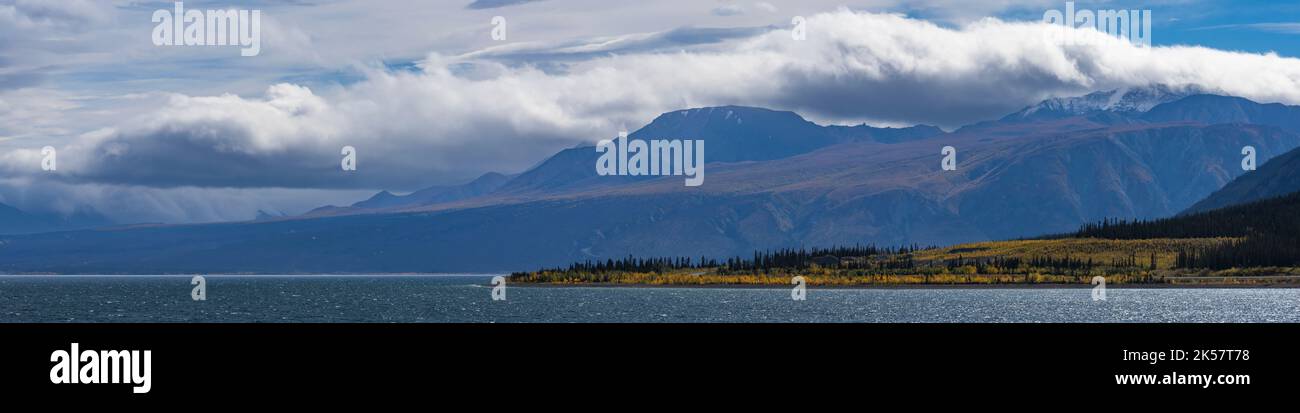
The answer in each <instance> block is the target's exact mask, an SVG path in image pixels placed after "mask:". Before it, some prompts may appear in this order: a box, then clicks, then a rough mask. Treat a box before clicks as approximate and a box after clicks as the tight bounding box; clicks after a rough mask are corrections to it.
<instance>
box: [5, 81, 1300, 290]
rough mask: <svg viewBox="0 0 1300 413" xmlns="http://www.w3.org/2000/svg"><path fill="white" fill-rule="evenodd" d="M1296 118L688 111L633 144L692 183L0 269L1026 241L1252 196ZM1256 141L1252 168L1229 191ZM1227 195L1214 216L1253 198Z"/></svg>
mask: <svg viewBox="0 0 1300 413" xmlns="http://www.w3.org/2000/svg"><path fill="white" fill-rule="evenodd" d="M1298 119H1300V107H1293V106H1284V105H1277V104H1259V103H1255V102H1252V101H1249V100H1246V99H1241V98H1235V97H1228V96H1216V95H1208V94H1198V93H1197V91H1187V90H1175V89H1172V88H1166V87H1152V88H1138V89H1128V90H1122V91H1108V92H1099V93H1097V94H1090V95H1088V96H1083V97H1079V98H1067V99H1055V100H1051V101H1045V102H1043V103H1040V104H1038V105H1035V106H1031V107H1029V108H1026V109H1025V110H1022V111H1020V112H1017V113H1015V114H1011V115H1008V116H1007V117H1004V118H1002V119H999V120H995V121H989V122H982V123H979V124H975V125H970V126H967V127H963V128H960V129H958V130H956V131H953V132H944V131H942V130H940V129H938V128H934V127H930V126H916V127H911V128H874V127H870V126H866V125H859V126H822V125H817V124H815V123H813V122H810V121H808V120H806V119H804V118H802V117H800V116H799V115H797V114H795V113H792V112H783V111H773V110H767V109H761V108H749V107H739V106H728V107H714V108H697V109H688V110H681V111H674V112H669V113H665V114H663V115H660V116H659V117H657V118H656V119H654V120H653V121H651V122H650V123H649V124H647V125H646V126H645V127H643V128H641V129H639V130H637V131H635V132H633V133H631V134H630V138H631V139H675V138H683V139H703V140H705V141H706V142H707V144H708V146H707V151H706V155H705V160H706V169H707V174H706V180H705V183H704V185H702V186H700V187H694V188H691V187H685V186H683V185H682V180H681V179H680V178H681V177H654V176H642V177H630V176H618V177H614V176H598V175H597V174H596V171H595V168H594V165H595V161H596V159H597V157H598V156H599V154H598V153H596V151H595V148H594V147H592V146H580V147H575V148H570V149H566V150H563V151H561V152H559V153H557V154H555V155H553V156H551V157H550V158H548V159H546V160H544V161H543V162H541V163H539V164H537V165H536V166H535V167H533V168H531V169H529V170H527V171H525V172H522V173H519V174H516V175H504V174H496V173H492V174H487V175H484V176H482V177H480V178H478V179H476V180H474V181H473V182H469V183H466V184H464V185H452V186H437V187H431V188H427V189H424V190H420V191H417V192H414V193H411V194H408V195H394V194H392V193H389V192H386V191H385V192H380V193H378V194H376V195H375V196H374V197H372V198H370V199H368V200H365V201H362V202H358V203H356V204H353V205H351V206H347V207H326V208H320V209H317V210H314V211H312V212H310V213H308V214H305V215H303V216H299V217H281V218H273V219H266V220H257V221H250V222H240V223H221V224H202V225H149V226H134V227H115V228H108V229H97V230H82V231H68V232H53V233H42V234H28V235H8V236H0V272H73V273H84V272H105V273H118V272H125V273H144V272H169V273H170V272H257V273H273V272H286V273H300V272H319V273H341V272H457V271H505V270H516V269H530V268H536V267H538V266H550V265H560V264H565V263H568V262H571V261H575V260H587V259H599V260H603V259H607V258H616V257H624V256H627V255H629V254H635V255H638V256H652V255H655V256H658V255H662V256H668V255H686V256H710V257H726V256H735V255H740V256H747V255H749V254H751V253H752V252H753V251H754V250H762V249H773V248H783V247H800V246H805V247H812V246H830V245H837V244H838V245H844V244H859V243H860V244H867V243H874V244H878V245H900V244H922V245H931V244H933V245H946V244H954V243H961V242H970V241H981V240H994V239H1009V238H1017V237H1032V236H1038V235H1042V234H1046V233H1060V232H1067V231H1073V230H1075V229H1077V228H1078V227H1079V226H1080V225H1081V224H1084V223H1088V222H1095V221H1098V220H1102V219H1105V218H1112V217H1119V218H1129V219H1151V218H1159V217H1166V216H1172V215H1175V214H1178V213H1179V212H1183V211H1185V210H1188V209H1189V208H1193V209H1194V208H1196V206H1194V205H1197V206H1199V205H1201V204H1203V203H1205V202H1210V201H1211V200H1213V199H1214V196H1211V194H1212V193H1215V192H1216V191H1219V193H1223V191H1227V190H1229V189H1231V188H1233V187H1235V186H1249V187H1251V188H1259V187H1267V188H1271V189H1270V190H1274V189H1272V188H1280V187H1279V186H1278V185H1280V184H1267V185H1265V184H1260V183H1257V184H1254V185H1251V184H1249V183H1248V182H1251V181H1252V180H1259V179H1262V178H1252V177H1264V176H1278V177H1279V178H1273V179H1275V180H1277V181H1278V182H1285V181H1286V180H1285V178H1282V177H1281V176H1284V175H1286V174H1288V173H1290V174H1291V175H1290V176H1295V175H1294V172H1295V171H1294V168H1295V166H1294V165H1295V163H1296V161H1294V160H1293V161H1291V163H1289V164H1288V163H1287V162H1286V161H1284V159H1290V158H1300V155H1294V153H1292V154H1288V155H1287V157H1282V158H1279V159H1278V160H1276V161H1272V162H1270V161H1269V159H1271V158H1273V157H1277V156H1279V155H1281V154H1283V153H1286V152H1287V151H1290V150H1292V149H1294V148H1297V147H1300V121H1297V120H1298ZM1247 145H1250V146H1254V147H1255V148H1256V149H1257V151H1258V158H1259V161H1260V162H1261V164H1262V165H1263V166H1262V167H1261V168H1260V169H1259V170H1258V171H1252V172H1250V173H1247V174H1245V177H1243V178H1242V179H1240V180H1238V181H1237V182H1233V183H1232V184H1231V185H1229V182H1232V181H1233V180H1234V179H1236V178H1238V177H1240V176H1242V175H1243V172H1244V171H1242V170H1241V168H1240V162H1241V155H1240V153H1241V148H1242V147H1243V146H1247ZM945 146H952V147H954V148H956V150H957V155H956V156H957V169H956V170H955V171H945V170H943V169H942V168H941V164H940V162H941V159H942V157H943V155H942V154H941V149H942V148H944V147H945ZM1279 164H1280V165H1283V166H1275V165H1279ZM1286 165H1291V166H1290V167H1289V168H1288V167H1286ZM1275 170H1277V171H1275ZM1242 182H1247V183H1242ZM1225 185H1227V186H1226V187H1225ZM1221 189H1222V190H1221ZM1276 190H1281V189H1276ZM1245 192H1248V193H1253V192H1250V191H1245ZM1256 192H1263V191H1256ZM1207 196H1209V198H1207ZM1215 196H1222V197H1224V198H1225V199H1226V198H1228V197H1229V196H1228V195H1219V194H1215ZM1232 198H1234V199H1232V200H1227V201H1214V202H1215V203H1213V204H1209V205H1210V206H1212V205H1220V204H1222V203H1237V202H1242V199H1244V198H1246V197H1243V196H1233V197H1232ZM1198 202H1200V203H1201V204H1198ZM1207 207H1208V206H1207Z"/></svg>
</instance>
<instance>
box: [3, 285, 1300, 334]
mask: <svg viewBox="0 0 1300 413" xmlns="http://www.w3.org/2000/svg"><path fill="white" fill-rule="evenodd" d="M206 278H207V300H206V301H194V300H192V299H191V297H190V293H191V289H192V288H193V287H192V286H191V285H190V277H188V276H185V277H179V276H35V277H28V276H0V322H789V321H794V322H1297V321H1300V290H1296V289H1241V288H1232V289H1168V288H1166V289H1118V288H1111V289H1109V290H1108V291H1107V300H1106V301H1093V300H1092V298H1091V294H1090V290H1089V289H1086V288H1079V289H1073V288H1071V289H1044V288H1037V289H832V290H824V289H809V290H808V291H807V300H805V301H793V300H791V299H790V290H788V289H770V288H752V289H750V288H745V289H739V288H609V287H558V288H557V287H528V286H513V285H512V286H509V287H508V288H507V290H506V300H504V301H493V300H492V287H491V286H488V285H487V284H489V283H490V280H491V276H220V275H210V276H207V277H206Z"/></svg>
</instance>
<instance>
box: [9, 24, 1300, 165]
mask: <svg viewBox="0 0 1300 413" xmlns="http://www.w3.org/2000/svg"><path fill="white" fill-rule="evenodd" d="M807 28H808V39H807V40H806V41H794V40H792V39H791V37H790V32H789V31H788V30H786V29H776V30H771V31H768V32H766V33H765V34H761V35H757V36H754V37H752V38H748V39H744V40H734V39H733V40H731V42H732V43H727V44H726V47H720V46H719V47H708V48H697V49H687V50H681V51H673V52H667V51H659V50H657V49H656V50H655V51H649V52H639V53H631V52H630V53H626V54H614V55H601V56H600V57H594V58H590V59H587V60H582V61H577V62H572V63H571V64H569V65H568V66H566V67H565V69H564V70H562V71H549V70H541V69H539V68H537V67H534V66H529V65H522V66H521V65H518V64H502V63H501V62H500V61H498V60H495V59H494V57H493V55H492V54H491V53H481V54H469V55H465V56H463V57H460V58H456V57H445V56H441V55H437V54H435V55H431V56H429V58H428V59H427V60H426V61H425V62H423V64H422V65H421V67H422V68H423V71H418V72H408V71H386V70H380V69H373V68H370V69H365V72H364V80H363V81H360V82H358V83H355V84H351V85H348V86H345V87H340V88H337V89H332V90H322V91H313V90H309V89H307V88H304V87H301V86H296V85H291V84H277V85H274V86H271V87H270V88H269V89H268V90H267V92H266V93H265V94H264V95H263V96H260V97H239V96H235V95H218V96H186V95H170V96H168V97H166V98H165V99H162V98H159V97H157V96H155V97H153V98H151V101H153V102H156V103H157V104H160V105H162V107H161V108H160V109H157V110H154V111H152V112H150V113H148V114H147V115H143V116H142V117H139V118H135V119H132V120H131V121H129V122H123V123H122V124H120V125H116V126H115V127H114V128H111V129H105V130H103V131H101V132H98V133H94V134H88V135H85V136H83V137H81V138H79V139H77V140H76V141H75V142H73V143H70V144H68V145H67V148H66V153H68V155H67V156H66V157H64V156H63V155H61V157H60V165H61V167H60V170H61V171H60V175H59V176H60V178H59V179H58V182H60V183H63V184H68V185H73V184H94V185H130V186H143V187H157V188H187V187H210V188H249V189H250V190H251V189H255V188H327V189H328V188H335V189H340V188H343V189H352V188H375V189H378V188H391V189H414V188H416V187H419V186H424V185H430V184H434V183H445V182H451V181H458V180H467V179H469V178H472V177H473V176H474V175H477V174H479V173H482V172H487V171H502V172H515V171H518V170H520V169H521V168H524V167H526V166H528V165H531V164H533V163H535V162H537V161H539V160H541V159H542V158H543V157H545V156H548V155H550V154H551V153H554V152H555V151H556V150H558V149H560V148H563V147H568V146H572V145H574V144H577V143H582V142H593V141H595V140H597V139H601V138H607V137H610V136H612V135H613V134H615V133H616V132H617V131H618V130H620V129H622V128H625V127H626V128H636V127H638V126H640V125H642V124H644V123H645V122H647V121H648V120H650V119H652V118H653V117H654V116H656V115H658V114H659V113H662V112H666V111H670V110H675V109H681V108H686V107H698V106H710V105H723V104H741V105H752V106H763V107H770V108H775V109H789V110H795V111H797V112H799V113H801V114H804V115H806V116H808V117H810V118H813V119H815V120H822V121H842V122H859V121H869V122H877V123H888V124H900V123H903V124H910V123H934V124H940V125H942V126H949V127H951V126H957V125H961V124H964V123H968V122H973V121H978V120H983V119H988V118H991V117H997V116H1001V115H1003V114H1006V113H1009V112H1011V111H1014V110H1016V109H1019V108H1021V107H1023V106H1026V105H1029V104H1032V103H1034V102H1037V101H1039V100H1041V99H1043V98H1046V97H1049V96H1052V95H1070V94H1079V93H1083V92H1087V91H1091V90H1096V89H1107V88H1114V87H1123V86H1137V85H1145V84H1151V83H1164V84H1169V85H1171V86H1184V85H1196V86H1200V87H1202V88H1205V89H1208V90H1217V91H1221V92H1223V93H1226V94H1231V95H1238V96H1243V97H1247V98H1251V99H1255V100H1259V101H1265V102H1286V103H1293V104H1294V103H1300V60H1297V59H1292V58H1283V57H1278V56H1275V55H1257V54H1246V53H1235V52H1226V51H1219V50H1212V49H1206V48H1200V47H1156V48H1152V49H1150V50H1142V49H1139V48H1137V47H1135V46H1132V45H1129V44H1127V43H1125V42H1122V41H1119V40H1116V39H1111V38H1099V39H1096V41H1095V42H1092V43H1091V44H1089V45H1060V44H1055V43H1053V42H1052V41H1051V40H1050V37H1049V36H1048V35H1047V30H1048V29H1047V28H1046V27H1045V26H1044V25H1042V24H1037V23H1008V22H1002V21H998V20H994V19H986V20H981V21H977V22H974V23H971V24H968V25H965V26H961V27H959V28H946V27H941V26H938V25H935V24H933V23H930V22H926V21H921V20H914V19H908V18H905V17H902V16H898V15H889V14H872V13H862V12H852V11H848V10H841V11H837V12H833V13H824V14H817V15H810V16H809V17H808V26H807ZM557 45H559V47H570V48H572V47H573V45H572V44H571V43H557ZM530 47H534V48H537V45H536V44H534V45H532V46H530ZM540 49H541V50H545V49H546V48H545V47H544V44H543V47H540ZM467 65H468V66H469V67H473V68H474V69H473V70H472V72H473V73H474V74H475V75H474V76H465V75H463V74H460V72H458V71H459V70H462V69H464V68H465V67H466V66H467ZM453 69H456V70H453ZM343 145H351V146H355V147H356V148H357V149H358V152H359V162H358V163H359V168H358V169H359V170H358V173H356V174H352V175H349V174H343V173H341V172H339V171H338V160H339V158H340V155H339V148H340V147H341V146H343ZM38 155H39V154H38V153H35V152H32V150H30V149H29V150H27V151H25V152H24V151H18V152H12V153H10V154H8V155H3V156H0V157H3V158H4V160H5V165H4V166H0V173H4V174H6V175H31V168H14V167H12V166H11V165H28V166H30V165H32V159H34V157H36V156H38ZM65 158H66V160H65ZM19 161H21V162H19ZM63 165H67V167H66V168H65V167H63Z"/></svg>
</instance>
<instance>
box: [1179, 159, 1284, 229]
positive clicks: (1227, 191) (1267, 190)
mask: <svg viewBox="0 0 1300 413" xmlns="http://www.w3.org/2000/svg"><path fill="white" fill-rule="evenodd" d="M1296 192H1300V149H1293V150H1291V151H1290V152H1287V153H1285V154H1282V155H1281V156H1278V157H1276V158H1273V159H1272V160H1269V161H1268V162H1265V163H1264V164H1263V165H1261V166H1260V167H1259V169H1258V170H1255V171H1252V172H1249V173H1247V174H1245V175H1242V176H1241V177H1239V178H1237V179H1235V180H1233V181H1232V182H1230V183H1228V185H1226V186H1224V187H1223V188H1222V189H1220V190H1218V191H1215V192H1214V193H1213V194H1211V195H1210V196H1209V197H1206V198H1205V199H1203V200H1201V201H1200V202H1197V203H1196V204H1195V205H1192V207H1191V208H1188V209H1187V211H1185V213H1189V214H1191V213H1197V212H1205V211H1209V210H1213V209H1219V208H1224V207H1229V206H1233V205H1240V204H1245V203H1249V202H1254V201H1259V200H1263V199H1268V198H1275V197H1280V196H1283V195H1287V194H1292V193H1296Z"/></svg>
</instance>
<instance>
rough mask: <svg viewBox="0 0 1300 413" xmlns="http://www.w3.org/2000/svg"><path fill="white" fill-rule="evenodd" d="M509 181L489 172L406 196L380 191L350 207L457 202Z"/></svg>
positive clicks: (390, 206)
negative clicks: (471, 178) (463, 182)
mask: <svg viewBox="0 0 1300 413" xmlns="http://www.w3.org/2000/svg"><path fill="white" fill-rule="evenodd" d="M509 180H510V177H509V176H506V175H502V174H499V173H496V172H489V173H486V174H483V176H480V177H478V178H476V179H474V180H473V181H470V182H469V183H466V184H462V185H445V186H432V187H428V188H425V189H421V190H419V191H415V192H412V193H410V194H407V195H393V194H392V193H390V192H388V191H382V192H380V193H378V194H375V196H373V197H370V199H367V200H365V201H361V202H357V203H355V204H352V207H353V208H361V209H383V208H397V207H411V206H420V205H432V204H437V203H442V202H451V201H459V200H462V199H466V198H473V197H476V196H479V195H485V194H488V193H491V192H492V191H495V190H497V188H500V187H501V186H502V185H504V184H505V183H506V182H507V181H509Z"/></svg>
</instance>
